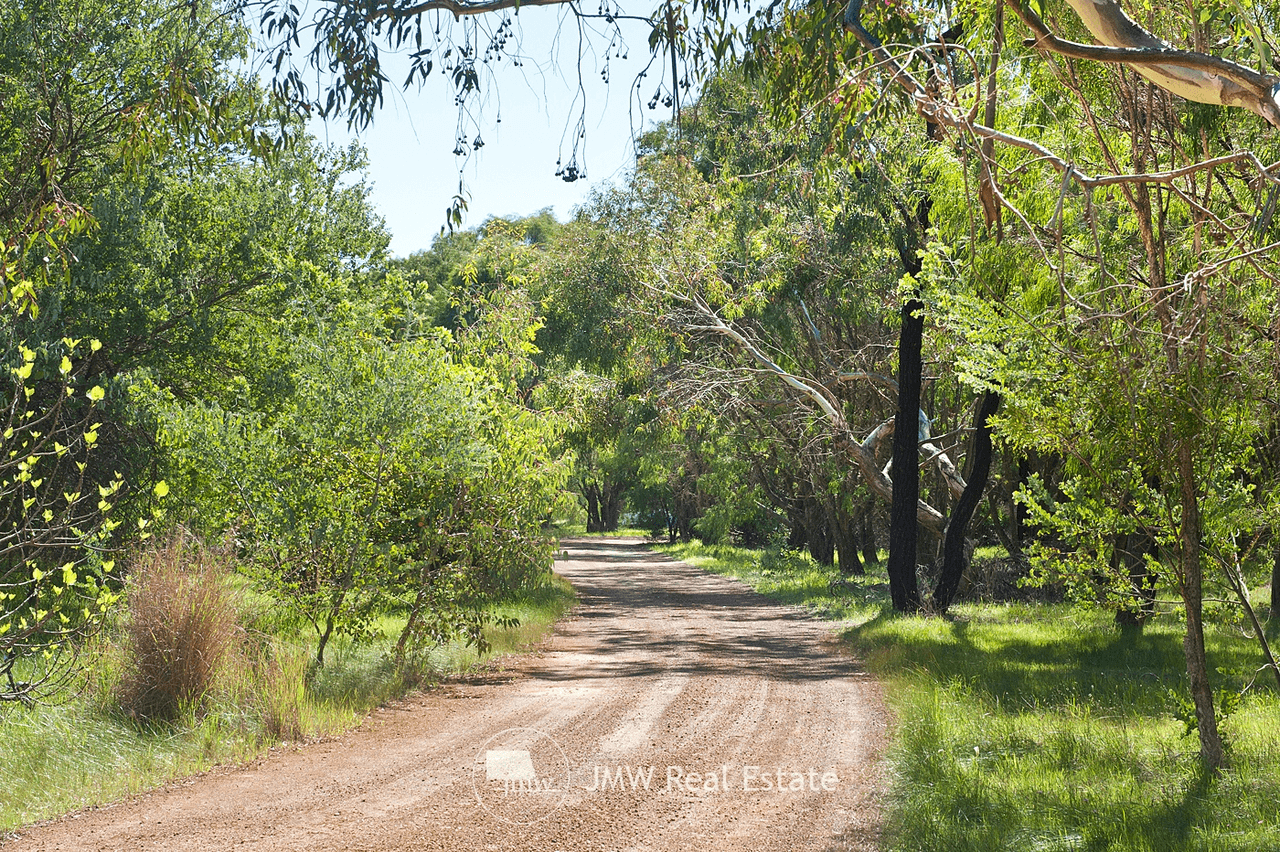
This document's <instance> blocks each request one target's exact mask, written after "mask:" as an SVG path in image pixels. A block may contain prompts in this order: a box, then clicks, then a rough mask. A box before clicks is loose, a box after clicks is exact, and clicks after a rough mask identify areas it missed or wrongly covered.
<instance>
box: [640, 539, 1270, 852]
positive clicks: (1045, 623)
mask: <svg viewBox="0 0 1280 852" xmlns="http://www.w3.org/2000/svg"><path fill="white" fill-rule="evenodd" d="M662 549H663V550H665V551H667V552H668V553H671V554H672V555H673V556H677V557H679V558H682V559H686V560H687V561H690V562H692V563H693V564H698V565H701V566H702V567H705V568H707V569H709V570H715V571H717V572H719V573H724V574H728V575H731V576H735V577H738V578H739V579H742V580H743V581H745V582H747V583H749V584H751V585H752V586H754V587H755V588H756V589H757V590H758V591H760V592H762V593H764V594H766V595H768V596H770V597H772V598H774V599H776V600H779V601H783V602H786V603H789V604H794V605H800V606H805V607H807V608H809V609H810V610H812V611H813V612H815V613H816V614H819V615H821V616H823V617H826V618H832V619H836V620H839V621H842V622H844V623H843V625H842V626H841V627H840V628H839V629H841V630H842V632H843V636H844V638H845V640H846V641H847V642H848V644H849V645H850V647H851V649H852V650H853V651H854V653H857V654H859V655H860V656H861V657H862V658H863V659H864V660H865V661H866V664H867V666H868V668H869V669H870V670H871V671H872V672H874V673H875V674H877V675H878V676H879V677H881V678H882V679H883V680H884V681H885V682H886V684H887V686H888V699H889V702H890V706H891V709H892V711H893V713H894V715H895V717H896V718H897V725H896V730H895V736H894V741H893V743H892V745H891V747H890V752H889V758H888V759H889V766H890V770H891V777H892V779H893V784H892V793H891V799H890V807H889V808H888V811H887V832H886V838H885V846H886V848H887V849H889V850H903V852H907V850H911V852H915V851H916V850H919V852H925V850H928V852H935V850H947V852H950V850H973V852H991V850H1011V852H1022V850H1115V852H1121V850H1124V852H1129V850H1134V852H1137V850H1143V852H1166V850H1168V851H1169V852H1180V851H1181V850H1239V852H1245V850H1249V852H1253V850H1276V849H1280V697H1278V696H1277V694H1276V692H1275V690H1274V689H1273V688H1272V686H1271V685H1269V682H1268V681H1266V680H1265V679H1264V677H1259V678H1258V679H1257V681H1256V682H1255V681H1254V674H1255V671H1256V670H1257V668H1258V666H1259V665H1260V663H1261V660H1260V655H1259V652H1258V649H1257V647H1256V645H1255V644H1254V643H1253V641H1252V640H1251V639H1250V638H1249V637H1248V636H1246V635H1245V634H1244V633H1243V632H1242V631H1241V630H1240V629H1238V628H1234V627H1217V628H1215V629H1212V630H1210V632H1209V635H1208V637H1207V640H1208V642H1209V654H1210V664H1211V665H1212V666H1213V667H1214V668H1215V669H1217V672H1216V673H1215V685H1216V686H1218V687H1219V688H1221V689H1223V690H1224V691H1226V692H1229V693H1231V694H1236V695H1238V694H1239V693H1240V692H1241V691H1242V690H1245V688H1246V686H1247V685H1249V684H1251V683H1252V686H1250V687H1249V688H1248V689H1247V691H1245V694H1244V697H1243V698H1242V699H1241V701H1240V704H1239V706H1238V707H1236V708H1235V709H1233V710H1232V712H1230V713H1229V714H1228V715H1227V716H1226V717H1225V719H1224V720H1223V722H1222V729H1223V732H1224V734H1225V736H1226V739H1227V742H1228V748H1229V754H1230V761H1231V762H1230V766H1229V767H1228V768H1227V769H1226V770H1225V771H1223V772H1222V773H1221V774H1220V775H1218V776H1217V777H1212V776H1207V775H1205V774H1203V773H1202V772H1201V771H1200V766H1199V760H1198V756H1197V754H1198V743H1197V740H1196V738H1195V735H1194V734H1191V733H1189V732H1188V729H1187V726H1186V724H1185V723H1184V719H1183V718H1181V717H1182V716H1184V715H1185V711H1184V710H1183V709H1182V707H1181V703H1182V698H1181V696H1182V695H1183V693H1184V692H1185V674H1184V670H1183V657H1182V647H1181V642H1182V625H1181V623H1180V621H1179V619H1178V617H1177V615H1176V612H1175V613H1169V614H1165V615H1162V616H1161V617H1160V618H1158V619H1156V620H1155V621H1154V622H1152V623H1150V624H1148V625H1147V627H1146V628H1145V630H1144V631H1142V632H1141V633H1136V632H1125V631H1122V630H1121V629H1120V628H1118V627H1117V626H1116V625H1115V624H1114V621H1113V619H1112V614H1111V613H1109V612H1105V611H1098V610H1089V609H1083V608H1079V607H1072V606H1068V605H1063V604H1052V605H1050V604H963V605H959V606H956V607H955V608H954V610H953V616H952V617H951V618H949V619H939V618H928V617H917V616H910V617H908V616H900V615H897V614H895V613H893V612H892V610H891V608H890V607H889V604H888V600H887V588H886V586H885V585H884V583H885V579H884V577H883V574H880V573H878V572H874V571H873V572H872V573H871V575H870V576H868V577H865V578H856V580H855V581H854V582H852V583H844V584H837V585H835V586H833V585H832V580H833V579H835V575H834V573H833V572H832V571H830V570H825V569H822V568H819V567H818V566H816V565H812V563H809V564H804V563H803V561H800V562H795V563H793V564H792V565H790V566H789V567H788V569H787V570H772V571H766V570H764V569H763V568H762V567H761V562H762V560H761V558H760V557H761V554H760V553H759V552H754V551H748V550H743V549H741V548H730V547H714V548H707V547H702V546H701V545H680V546H677V547H663V548H662ZM993 555H996V554H993Z"/></svg>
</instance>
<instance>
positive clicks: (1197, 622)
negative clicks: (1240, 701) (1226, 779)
mask: <svg viewBox="0 0 1280 852" xmlns="http://www.w3.org/2000/svg"><path fill="white" fill-rule="evenodd" d="M1178 477H1179V479H1180V480H1181V483H1180V484H1181V493H1180V497H1181V503H1182V536H1181V537H1182V541H1181V545H1182V548H1181V550H1182V554H1181V559H1182V583H1181V587H1182V603H1183V606H1184V608H1185V609H1186V613H1187V633H1186V636H1184V637H1183V641H1182V648H1183V652H1184V653H1185V655H1186V658H1187V681H1188V683H1189V684H1190V687H1191V700H1192V701H1193V702H1194V703H1195V708H1196V727H1197V729H1198V730H1199V734H1200V761H1201V762H1202V763H1203V764H1204V765H1205V767H1206V768H1207V769H1210V770H1217V769H1218V768H1220V767H1221V766H1222V763H1223V753H1222V737H1221V735H1219V733H1218V719H1217V716H1216V715H1215V713H1214V709H1213V689H1212V687H1211V686H1210V684H1209V663H1208V658H1207V656H1206V655H1205V648H1204V618H1203V610H1202V603H1203V591H1202V584H1203V566H1202V564H1201V562H1200V503H1199V497H1198V495H1197V494H1196V478H1195V477H1196V471H1195V457H1194V456H1193V455H1192V449H1191V441H1190V439H1187V438H1184V439H1182V441H1181V442H1180V443H1179V445H1178Z"/></svg>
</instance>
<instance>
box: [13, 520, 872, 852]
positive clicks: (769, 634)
mask: <svg viewBox="0 0 1280 852" xmlns="http://www.w3.org/2000/svg"><path fill="white" fill-rule="evenodd" d="M563 547H564V548H565V553H564V555H563V557H562V558H561V559H560V560H559V561H558V562H557V565H556V570H557V571H558V572H559V573H561V574H563V575H564V576H565V577H567V578H568V579H569V580H570V581H571V582H572V583H573V584H574V586H575V587H576V588H577V590H578V594H579V597H580V598H581V601H582V603H581V606H580V607H579V608H578V609H576V610H575V611H574V613H573V614H572V615H571V616H570V617H569V618H567V619H566V620H565V621H563V622H562V623H561V624H560V625H559V626H558V627H557V629H556V631H555V634H554V635H553V637H552V638H551V639H549V640H548V641H547V642H546V643H545V644H544V646H543V648H542V649H541V650H540V651H539V652H537V653H535V654H531V655H528V656H524V657H519V658H515V659H513V660H511V661H510V662H509V664H508V667H507V668H506V669H503V670H498V671H495V672H490V673H487V674H485V675H481V676H477V677H475V678H472V679H470V680H466V681H462V682H457V683H452V684H449V685H447V686H445V687H443V688H442V689H439V690H435V691H433V692H431V693H430V694H427V695H422V696H417V697H415V698H412V699H410V700H409V701H406V702H404V703H403V704H401V705H399V706H396V707H394V708H387V709H383V710H380V711H378V712H377V713H375V714H373V716H371V717H370V719H369V720H368V721H367V722H366V723H365V724H364V725H363V726H362V727H361V728H360V729H359V730H357V731H354V732H352V733H351V734H349V735H347V736H344V737H342V738H340V739H338V740H334V741H330V742H325V743H319V744H316V745H313V746H308V747H306V748H304V749H301V750H298V751H293V752H283V751H277V752H274V753H273V754H272V755H271V756H270V757H268V758H266V759H264V760H260V761H258V762H256V763H254V764H252V765H250V766H247V767H242V768H237V769H221V770H216V771H214V772H211V773H207V774H206V775H204V776H202V777H200V778H197V779H194V781H188V782H180V783H176V784H173V785H170V786H168V787H166V788H163V789H161V790H158V791H156V792H153V793H149V794H145V795H142V796H137V797H134V798H132V799H130V800H128V801H126V802H123V803H120V804H115V805H110V806H106V807H102V808H96V809H90V810H86V811H82V812H81V813H79V814H75V815H72V816H70V817H66V818H64V819H61V820H58V821H55V822H53V823H50V824H47V825H43V826H38V827H33V828H30V829H28V830H26V831H24V832H23V833H22V835H21V836H20V837H19V838H18V839H17V840H15V841H13V842H11V843H10V844H7V845H5V847H4V848H5V850H6V852H10V850H12V852H19V850H22V852H26V850H71V849H94V850H108V849H110V850H164V852H168V851H169V850H174V851H175V852H176V850H201V852H206V850H223V849H237V850H239V849H245V850H270V852H275V850H304V849H305V850H380V852H387V851H388V850H414V852H420V850H459V849H476V850H489V849H492V850H538V852H555V850H574V852H577V851H578V850H583V852H615V850H617V852H621V850H635V852H640V850H654V852H658V850H692V849H716V850H738V849H742V850H746V849H751V850H788V852H790V850H805V849H812V850H831V852H835V850H869V849H874V848H875V847H876V841H877V838H878V833H879V822H880V820H879V807H878V802H879V800H880V798H881V795H882V793H883V786H882V785H883V781H882V777H881V773H880V769H879V765H878V761H879V758H880V754H881V749H882V746H883V743H884V739H885V728H886V714H885V711H884V707H883V702H882V697H881V692H880V688H879V685H878V684H877V683H876V682H875V681H873V680H872V679H870V678H869V677H868V676H866V675H865V674H864V673H863V672H862V671H861V669H860V668H859V666H858V665H857V663H856V662H855V661H854V660H852V659H850V658H849V657H848V656H847V655H846V654H844V653H843V652H842V651H841V650H840V649H839V648H838V647H837V645H836V643H835V642H834V641H833V640H832V639H831V638H830V636H829V634H828V633H827V631H826V627H825V626H824V625H822V624H821V623H820V622H817V621H815V620H813V619H810V618H808V617H807V616H805V615H804V614H803V613H801V612H799V611H797V610H794V609H790V608H786V607H780V606H777V605H776V604H772V603H770V602H768V601H767V600H765V599H764V598H761V597H760V596H758V595H756V594H754V593H753V592H751V591H750V590H749V589H748V588H747V587H745V586H743V585H742V584H740V583H738V582H736V581H733V580H728V579H725V578H723V577H718V576H714V575H711V574H707V573H705V572H703V571H699V570H697V569H695V568H692V567H690V566H688V565H685V564H683V563H680V562H676V561H673V560H670V559H668V558H666V557H665V556H662V555H660V554H655V553H653V552H651V551H648V550H647V549H645V548H644V547H643V546H642V545H640V544H639V543H638V542H635V541H628V540H599V539H597V540H577V541H570V542H565V543H564V545H563ZM504 732H506V733H504ZM560 755H563V758H561V757H560ZM565 761H567V767H568V770H567V771H568V774H563V773H561V774H560V775H557V772H558V771H559V770H558V768H557V767H559V766H562V765H564V763H565ZM752 767H754V769H753V768H752ZM619 769H621V770H622V771H623V775H622V776H621V780H622V783H620V784H619V783H616V782H617V781H618V780H619V776H618V775H617V772H618V770H619ZM646 770H650V771H651V773H652V774H651V775H650V776H649V781H648V785H647V786H646V785H645V784H644V783H643V781H644V773H645V771H646ZM693 773H698V776H699V777H698V778H697V779H696V781H695V780H694V778H693ZM709 776H714V783H713V781H712V779H711V777H709ZM766 776H768V777H769V783H770V786H771V787H774V788H776V787H778V786H779V782H781V786H782V787H783V788H784V789H782V790H781V791H779V790H778V789H769V790H766V789H763V788H764V778H765V777H766ZM824 776H825V778H824ZM630 778H636V779H637V782H636V784H635V785H634V787H633V785H632V784H631V783H630V781H629V779H630ZM601 779H603V783H602V784H599V785H598V784H597V781H600V780H601ZM824 782H825V783H824ZM540 785H545V786H546V788H547V789H542V786H540ZM598 786H600V787H603V789H593V788H595V787H598ZM503 818H505V819H507V820H513V821H516V822H521V823H528V824H513V822H511V821H503Z"/></svg>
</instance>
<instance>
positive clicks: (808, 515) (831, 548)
mask: <svg viewBox="0 0 1280 852" xmlns="http://www.w3.org/2000/svg"><path fill="white" fill-rule="evenodd" d="M804 525H805V529H806V530H807V531H808V538H809V555H810V556H812V557H813V561H815V562H817V563H818V564H819V565H834V564H835V561H836V551H835V542H834V541H833V540H832V537H831V526H830V519H829V518H828V517H827V510H826V507H825V506H824V505H823V501H822V500H820V499H819V498H818V497H816V496H813V495H810V496H809V497H808V498H807V499H806V500H805V512H804Z"/></svg>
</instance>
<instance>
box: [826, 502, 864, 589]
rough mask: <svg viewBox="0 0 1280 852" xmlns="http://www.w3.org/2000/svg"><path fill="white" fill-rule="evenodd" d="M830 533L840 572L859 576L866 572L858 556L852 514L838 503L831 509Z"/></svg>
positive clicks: (847, 575)
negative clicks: (834, 545)
mask: <svg viewBox="0 0 1280 852" xmlns="http://www.w3.org/2000/svg"><path fill="white" fill-rule="evenodd" d="M831 534H832V536H833V537H834V538H835V544H836V562H837V563H838V564H839V566H840V573H841V574H843V575H845V576H846V577H849V576H854V577H861V576H862V575H863V574H865V573H867V572H866V570H865V569H864V568H863V567H862V560H861V559H859V558H858V537H857V535H855V534H854V529H853V516H851V515H850V514H849V513H848V512H846V511H845V510H844V507H843V506H841V505H840V504H839V503H835V504H834V505H833V506H832V509H831Z"/></svg>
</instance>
